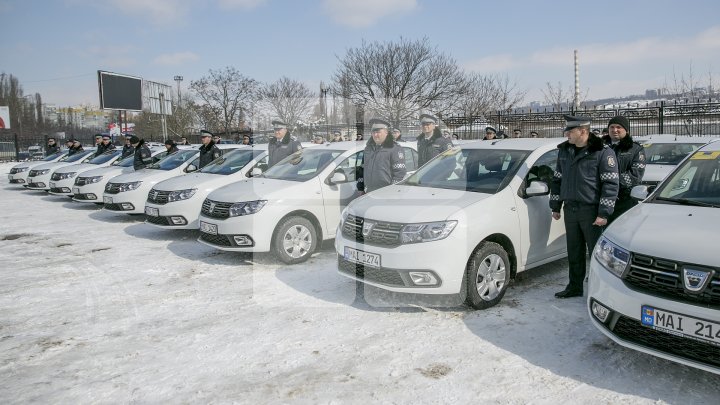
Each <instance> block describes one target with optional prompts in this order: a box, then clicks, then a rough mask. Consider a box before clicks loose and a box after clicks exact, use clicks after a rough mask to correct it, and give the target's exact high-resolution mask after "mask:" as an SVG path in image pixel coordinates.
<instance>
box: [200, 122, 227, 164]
mask: <svg viewBox="0 0 720 405" xmlns="http://www.w3.org/2000/svg"><path fill="white" fill-rule="evenodd" d="M212 138H213V134H212V133H211V132H210V131H205V130H202V131H200V142H201V143H202V146H200V162H199V163H198V165H200V167H198V169H202V168H203V167H205V166H207V164H208V163H210V162H212V161H213V160H215V159H217V158H219V157H220V156H222V151H221V150H220V148H218V147H217V145H215V142H213V140H212Z"/></svg>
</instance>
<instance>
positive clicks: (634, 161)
mask: <svg viewBox="0 0 720 405" xmlns="http://www.w3.org/2000/svg"><path fill="white" fill-rule="evenodd" d="M607 129H608V133H609V134H608V135H605V136H604V137H603V141H605V144H606V145H608V146H610V148H612V150H613V151H614V152H615V156H616V157H617V166H618V173H619V174H620V191H619V192H618V199H617V202H615V210H614V211H613V213H612V215H611V216H610V218H608V225H609V224H610V223H612V222H613V221H614V220H615V218H617V217H619V216H620V215H622V214H623V213H624V212H625V211H627V210H629V209H630V208H632V207H634V206H635V205H636V204H637V202H636V201H635V200H633V199H632V198H631V197H630V190H631V189H632V188H633V187H635V186H637V185H639V184H640V182H641V181H642V177H643V175H644V174H645V150H644V149H643V147H642V145H640V144H639V143H637V142H634V141H633V139H632V136H630V134H629V133H628V131H629V130H630V122H629V121H628V119H627V118H625V117H622V116H619V115H618V116H616V117H613V118H611V119H610V122H608V126H607Z"/></svg>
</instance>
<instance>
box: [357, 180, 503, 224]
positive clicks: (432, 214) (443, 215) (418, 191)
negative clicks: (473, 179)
mask: <svg viewBox="0 0 720 405" xmlns="http://www.w3.org/2000/svg"><path fill="white" fill-rule="evenodd" d="M488 197H491V194H484V193H474V192H470V191H461V190H446V189H439V188H432V187H417V186H404V185H394V186H388V187H384V188H381V189H380V190H376V191H373V192H372V193H369V194H366V195H364V196H362V197H360V198H358V199H357V200H355V201H353V202H352V203H351V204H350V206H349V208H348V211H349V212H350V213H351V214H353V215H356V216H361V217H366V218H372V219H375V220H379V221H389V222H402V223H414V222H432V221H443V220H445V219H447V218H448V217H450V216H451V215H452V214H454V213H456V212H457V211H459V210H461V209H463V208H465V207H467V206H469V205H471V204H475V203H477V202H480V201H483V200H485V199H487V198H488Z"/></svg>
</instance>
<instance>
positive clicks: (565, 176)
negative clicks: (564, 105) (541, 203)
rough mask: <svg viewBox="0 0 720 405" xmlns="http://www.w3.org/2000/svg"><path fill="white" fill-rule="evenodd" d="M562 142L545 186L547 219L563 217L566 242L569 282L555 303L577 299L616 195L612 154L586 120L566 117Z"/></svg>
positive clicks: (614, 165) (615, 170)
mask: <svg viewBox="0 0 720 405" xmlns="http://www.w3.org/2000/svg"><path fill="white" fill-rule="evenodd" d="M565 121H566V127H565V131H564V133H565V136H566V137H567V138H568V140H567V141H565V142H563V143H561V144H560V145H558V149H559V152H558V157H557V163H556V168H555V173H554V174H553V181H552V183H551V185H550V209H551V210H552V217H553V219H555V220H559V219H560V217H561V215H560V209H561V208H562V209H563V212H564V213H565V237H566V239H567V252H568V262H569V273H570V274H569V278H570V281H569V283H568V285H567V287H565V290H563V291H560V292H558V293H556V294H555V297H557V298H570V297H581V296H582V295H583V281H584V280H585V265H586V263H585V260H586V257H587V256H586V255H587V253H588V252H590V254H592V251H593V249H594V247H595V243H596V242H597V240H598V238H599V237H600V234H601V233H602V231H603V227H604V226H605V225H607V219H608V218H609V217H610V215H611V214H612V212H613V208H614V207H615V200H616V199H617V194H618V177H619V176H618V167H617V166H618V165H617V160H616V157H615V152H613V150H612V149H610V148H609V147H608V146H607V145H605V144H603V141H602V139H600V138H599V137H597V136H595V135H594V134H592V133H591V132H590V122H591V120H590V118H588V117H579V116H570V115H566V116H565Z"/></svg>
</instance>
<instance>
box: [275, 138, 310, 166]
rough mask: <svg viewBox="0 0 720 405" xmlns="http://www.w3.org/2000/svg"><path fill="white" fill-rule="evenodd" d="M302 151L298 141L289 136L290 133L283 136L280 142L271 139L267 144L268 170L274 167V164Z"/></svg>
mask: <svg viewBox="0 0 720 405" xmlns="http://www.w3.org/2000/svg"><path fill="white" fill-rule="evenodd" d="M300 149H302V145H300V141H298V140H297V139H295V138H293V137H292V136H290V132H288V133H287V134H285V136H284V137H283V139H282V140H280V141H278V139H277V138H275V137H272V138H270V141H269V142H268V168H270V167H273V166H275V164H276V163H278V162H279V161H281V160H283V159H285V158H286V157H288V156H290V155H292V154H293V153H295V152H297V151H299V150H300Z"/></svg>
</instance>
